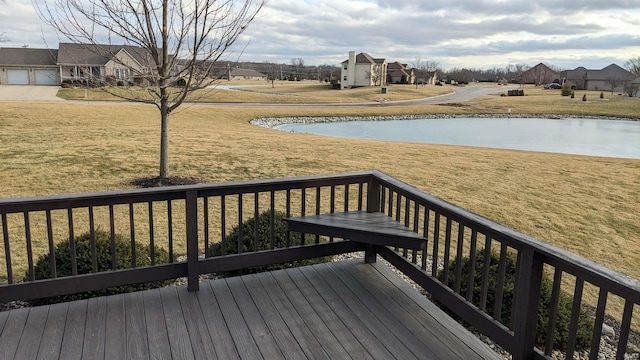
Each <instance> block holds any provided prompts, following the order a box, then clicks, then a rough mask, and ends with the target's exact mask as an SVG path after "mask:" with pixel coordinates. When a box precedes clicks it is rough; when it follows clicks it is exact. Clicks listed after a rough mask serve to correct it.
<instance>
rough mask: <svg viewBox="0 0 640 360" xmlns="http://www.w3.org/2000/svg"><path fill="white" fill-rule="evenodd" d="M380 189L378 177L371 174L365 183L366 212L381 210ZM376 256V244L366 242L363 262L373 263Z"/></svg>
mask: <svg viewBox="0 0 640 360" xmlns="http://www.w3.org/2000/svg"><path fill="white" fill-rule="evenodd" d="M381 191H382V187H381V186H380V182H379V181H378V179H377V178H376V177H375V176H374V175H371V177H370V178H369V184H368V185H367V212H368V213H373V212H379V211H381V210H382V209H381V207H380V206H381V204H380V194H381ZM377 256H378V250H377V248H376V246H374V245H372V244H368V245H367V248H366V249H365V250H364V262H365V263H368V264H370V263H374V262H376V257H377Z"/></svg>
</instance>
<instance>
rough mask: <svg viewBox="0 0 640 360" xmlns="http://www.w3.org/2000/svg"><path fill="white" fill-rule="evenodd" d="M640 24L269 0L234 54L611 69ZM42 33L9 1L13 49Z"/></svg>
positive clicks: (501, 7) (573, 13)
mask: <svg viewBox="0 0 640 360" xmlns="http://www.w3.org/2000/svg"><path fill="white" fill-rule="evenodd" d="M638 18H640V1H637V0H609V1H603V0H567V1H563V2H558V1H557V0H536V1H531V0H526V1H525V0H511V1H505V0H432V1H424V0H403V1H395V0H343V1H340V2H336V1H335V0H302V1H301V0H269V1H268V2H267V5H266V6H265V8H264V10H263V11H262V12H261V13H260V14H259V15H258V17H257V18H256V20H255V21H254V23H252V24H251V25H250V26H249V28H248V30H247V31H246V32H245V34H244V35H243V36H242V38H241V41H240V42H239V43H238V46H236V47H235V49H234V50H235V51H234V53H233V56H239V55H242V56H241V60H247V61H275V62H284V63H288V62H289V61H290V59H291V58H298V57H299V58H303V59H304V60H305V63H306V64H309V65H312V64H318V65H319V64H323V63H328V64H335V65H337V64H339V63H340V62H341V61H343V60H345V59H346V56H347V54H348V52H349V51H350V50H355V51H358V52H360V51H363V52H368V53H370V54H371V55H373V56H376V57H385V58H387V59H388V60H390V61H395V60H398V61H402V62H407V63H411V62H412V61H413V60H414V59H415V57H416V56H420V57H421V58H422V59H431V60H436V61H439V62H440V63H441V64H442V65H443V66H445V67H448V66H458V67H460V66H466V67H490V66H501V65H504V63H503V62H501V63H496V61H522V62H526V63H532V64H533V63H538V62H540V61H543V60H545V61H548V62H549V63H552V64H553V63H554V62H558V63H565V64H570V63H571V62H572V61H573V63H571V64H572V65H573V67H577V66H580V64H581V63H582V62H585V63H587V62H589V63H593V62H594V61H597V60H598V59H602V61H607V63H603V64H602V66H606V65H608V64H609V63H611V62H614V61H615V62H624V61H625V60H626V59H628V58H630V57H633V56H638V55H640V43H639V38H638V35H637V34H640V23H638V22H637V19H638ZM42 27H43V25H42V23H41V21H40V19H38V17H37V15H36V14H35V11H34V10H33V7H32V4H31V0H11V1H8V2H6V3H4V4H0V32H7V35H9V36H10V37H11V38H12V42H11V43H9V44H3V46H21V45H22V44H28V45H30V46H32V47H44V46H45V45H44V41H43V40H42V30H41V29H42ZM44 31H45V34H46V36H47V43H48V44H57V38H56V37H55V34H53V33H52V31H51V29H46V28H45V29H44ZM245 46H246V48H245ZM568 54H571V55H568ZM594 59H595V60H594ZM612 60H614V61H612ZM570 67H571V66H570Z"/></svg>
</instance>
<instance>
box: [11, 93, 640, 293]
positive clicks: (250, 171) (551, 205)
mask: <svg viewBox="0 0 640 360" xmlns="http://www.w3.org/2000/svg"><path fill="white" fill-rule="evenodd" d="M286 85H288V84H286ZM296 85H298V84H296ZM269 86H270V85H269ZM300 86H302V85H300ZM431 88H435V90H434V89H428V90H424V91H425V92H427V91H436V92H438V91H441V88H440V87H435V86H431ZM304 89H306V90H300V94H299V95H300V97H303V96H306V95H304V94H306V93H311V94H313V95H312V97H313V98H315V99H320V98H322V96H323V95H320V94H319V93H316V92H317V90H315V89H312V87H309V88H304ZM395 89H396V87H395V86H394V87H392V88H391V93H394V92H397V93H400V92H401V91H396V90H395ZM408 89H409V88H407V90H408ZM420 89H421V88H419V90H418V91H422V90H420ZM357 90H358V89H356V91H354V92H353V93H354V94H355V93H356V92H357ZM366 90H367V91H372V90H371V89H366ZM413 90H415V87H412V88H411V91H413ZM444 90H447V91H450V90H451V88H448V89H447V87H444ZM220 91H222V90H220ZM286 91H291V92H293V93H296V92H295V91H294V89H292V88H289V87H285V85H282V89H281V90H280V92H283V93H284V92H286ZM525 91H526V93H527V96H525V97H501V96H498V95H495V96H490V97H486V98H483V99H476V100H474V101H470V102H467V103H463V104H454V105H446V106H445V105H430V106H404V107H402V106H385V107H373V108H372V107H339V108H329V107H313V106H307V107H264V108H261V107H251V106H245V107H243V106H220V105H217V106H216V105H213V106H199V105H184V106H183V107H181V108H180V109H179V110H178V111H177V112H176V113H174V114H173V115H172V117H171V130H170V137H171V144H170V161H171V172H172V175H178V176H194V177H199V178H203V179H205V180H206V181H208V182H223V181H235V180H249V179H267V178H274V177H283V176H300V175H311V174H331V173H339V172H350V171H357V170H365V169H378V170H381V171H383V172H386V173H388V174H390V175H392V176H394V177H397V178H399V179H401V180H403V181H405V182H407V183H409V184H411V185H414V186H416V187H418V188H420V189H423V190H425V191H427V192H430V193H432V194H434V195H436V196H439V197H441V198H443V199H445V200H448V201H450V202H453V203H455V204H457V205H460V206H462V207H465V208H468V209H470V210H471V211H474V212H476V213H479V214H481V215H483V216H485V217H488V218H491V219H493V220H496V221H498V222H500V223H503V224H505V225H507V226H510V227H513V228H515V229H517V230H520V231H522V232H524V233H527V234H530V235H532V236H535V237H537V238H539V239H542V240H544V241H546V242H549V243H551V244H554V245H556V246H559V247H561V248H564V249H567V250H569V251H572V252H575V253H577V254H580V255H581V256H584V257H586V258H588V259H591V260H593V261H596V262H598V263H601V264H604V265H605V266H607V267H610V268H612V269H615V270H617V271H620V272H622V273H624V274H627V275H630V276H632V277H634V278H636V279H637V278H640V243H639V242H640V238H639V237H638V236H639V235H638V234H640V221H638V219H639V217H638V211H639V210H640V208H639V207H638V204H640V160H628V159H613V158H601V157H587V156H573V155H561V154H551V153H536V152H526V151H509V150H494V149H482V148H472V147H463V146H443V145H428V144H415V143H398V142H385V141H372V140H354V139H341V138H332V137H323V136H317V135H309V134H293V133H287V132H279V131H275V130H269V129H263V128H259V127H255V126H252V125H250V124H249V121H250V120H251V119H254V118H257V117H263V116H265V117H277V116H316V115H317V116H329V115H345V116H347V115H390V114H421V113H506V112H508V109H511V111H512V112H513V113H553V114H582V115H587V114H588V115H605V116H621V117H634V118H637V116H638V114H640V99H637V98H635V99H630V98H625V97H621V96H617V95H613V96H612V95H611V94H610V93H606V92H605V98H606V99H605V100H600V99H598V97H599V94H600V93H599V92H597V93H596V92H587V96H588V100H589V101H587V102H582V101H581V99H582V94H583V92H576V98H575V99H569V98H563V97H561V96H560V93H559V91H555V90H542V89H535V88H527V89H526V90H525ZM327 92H332V91H329V90H327ZM332 93H333V92H332ZM335 93H337V94H338V95H341V94H342V92H335ZM364 93H366V91H364V90H363V94H364ZM234 94H242V96H249V98H251V96H256V97H257V96H259V95H255V94H251V93H246V94H245V93H243V92H234ZM296 94H298V93H296ZM234 96H239V95H234ZM333 96H334V95H333V94H329V95H328V96H327V98H328V99H333ZM336 96H337V95H336ZM345 96H346V97H347V98H348V99H353V98H350V96H351V95H350V94H349V95H345ZM358 96H361V95H356V97H358ZM362 96H364V97H363V98H366V97H367V96H373V94H372V93H371V94H370V95H362ZM402 96H404V95H402ZM412 96H415V94H414V95H412ZM256 101H257V100H256ZM349 101H351V100H349ZM320 102H322V101H320ZM158 143H159V116H158V112H157V110H156V109H155V108H154V107H153V106H142V105H136V104H131V105H128V104H112V105H111V104H102V103H101V104H91V103H62V104H58V103H3V104H2V107H0V154H2V161H1V162H0V183H2V186H1V187H0V198H8V197H23V196H35V195H47V194H60V193H75V192H88V191H103V190H116V189H123V188H128V187H130V186H129V185H127V182H129V181H130V180H132V179H134V178H139V177H144V176H155V175H157V174H158V157H159V155H158V148H159V144H158ZM34 248H35V249H36V251H39V252H42V251H43V249H46V244H34ZM25 268H26V264H25ZM19 271H24V269H20V270H18V269H15V268H14V272H15V273H19ZM589 296H593V295H589ZM596 296H597V295H596Z"/></svg>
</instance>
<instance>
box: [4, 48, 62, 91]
mask: <svg viewBox="0 0 640 360" xmlns="http://www.w3.org/2000/svg"><path fill="white" fill-rule="evenodd" d="M57 58H58V50H52V49H30V48H0V84H2V85H59V84H60V71H59V68H58V65H57V64H56V59H57Z"/></svg>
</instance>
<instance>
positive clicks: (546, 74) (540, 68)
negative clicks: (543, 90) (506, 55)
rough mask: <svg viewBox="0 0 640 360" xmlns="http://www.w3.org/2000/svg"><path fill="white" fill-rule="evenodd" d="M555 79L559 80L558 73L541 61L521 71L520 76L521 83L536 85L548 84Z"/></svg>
mask: <svg viewBox="0 0 640 360" xmlns="http://www.w3.org/2000/svg"><path fill="white" fill-rule="evenodd" d="M555 80H558V81H560V74H559V73H558V72H557V71H554V70H553V69H551V68H550V67H548V66H547V65H545V64H543V63H540V64H538V65H536V66H534V67H532V68H531V69H529V70H527V71H525V72H523V73H522V75H521V76H520V82H521V83H522V84H535V85H536V86H538V85H544V84H549V83H552V82H554V81H555Z"/></svg>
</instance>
